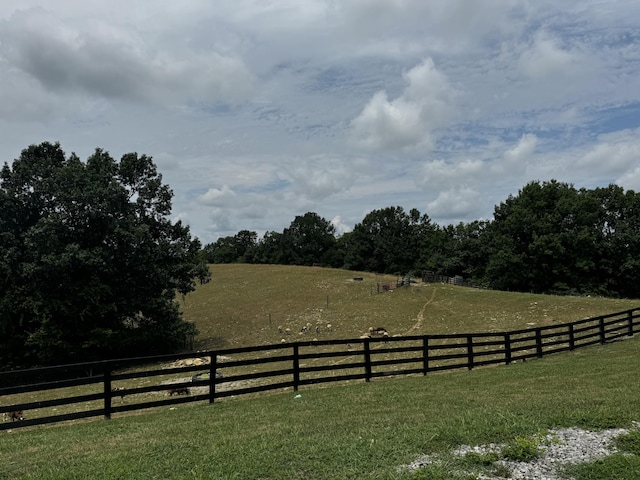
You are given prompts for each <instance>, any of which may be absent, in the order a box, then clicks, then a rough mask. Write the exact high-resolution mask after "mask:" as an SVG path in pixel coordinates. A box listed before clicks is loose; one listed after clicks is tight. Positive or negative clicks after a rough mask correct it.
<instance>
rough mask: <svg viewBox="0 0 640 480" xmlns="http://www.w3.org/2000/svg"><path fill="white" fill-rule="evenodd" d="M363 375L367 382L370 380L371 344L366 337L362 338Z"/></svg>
mask: <svg viewBox="0 0 640 480" xmlns="http://www.w3.org/2000/svg"><path fill="white" fill-rule="evenodd" d="M364 375H365V380H366V381H367V382H368V381H370V380H371V346H370V345H369V339H368V338H366V339H365V340H364Z"/></svg>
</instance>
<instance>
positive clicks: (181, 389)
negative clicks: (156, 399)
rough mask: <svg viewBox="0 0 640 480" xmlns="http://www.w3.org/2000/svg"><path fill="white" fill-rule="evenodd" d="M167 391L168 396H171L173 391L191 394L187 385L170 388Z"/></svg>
mask: <svg viewBox="0 0 640 480" xmlns="http://www.w3.org/2000/svg"><path fill="white" fill-rule="evenodd" d="M167 392H169V396H172V395H173V394H174V393H175V394H176V395H191V392H190V391H189V389H188V388H187V387H178V388H171V389H169V390H167Z"/></svg>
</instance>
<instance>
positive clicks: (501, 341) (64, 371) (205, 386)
mask: <svg viewBox="0 0 640 480" xmlns="http://www.w3.org/2000/svg"><path fill="white" fill-rule="evenodd" d="M638 330H640V309H631V310H626V311H623V312H618V313H612V314H607V315H602V316H598V317H594V318H588V319H582V320H578V321H576V322H572V323H569V324H564V325H547V326H543V327H534V328H527V329H520V330H514V331H510V332H483V333H473V334H435V335H422V336H420V335H412V336H407V337H385V338H378V337H373V338H358V339H337V340H323V341H315V340H314V341H303V342H291V343H286V344H276V345H261V346H255V347H241V348H230V349H221V350H217V351H205V352H187V353H181V354H171V355H158V356H152V357H137V358H127V359H115V360H109V361H102V362H87V363H82V364H72V365H61V366H57V367H45V368H37V369H30V370H22V371H14V372H0V384H1V385H3V387H2V388H0V398H1V399H3V406H1V407H0V413H7V412H11V411H15V410H24V411H25V412H26V413H29V412H34V415H37V418H28V419H26V420H24V421H20V422H5V423H3V424H0V429H2V430H6V429H10V428H18V427H27V426H32V425H43V424H50V423H56V422H63V421H69V420H75V419H81V418H88V417H96V416H104V417H105V418H110V416H111V415H112V414H114V413H124V412H130V411H135V410H141V409H150V408H158V407H165V406H171V405H177V404H184V403H190V402H204V401H208V402H210V403H211V402H215V400H216V399H222V398H226V397H230V396H238V395H245V394H252V393H259V392H266V391H275V390H287V389H291V388H292V389H293V390H294V391H297V390H298V388H299V387H300V386H304V385H313V384H322V383H329V382H350V381H363V380H364V381H367V382H368V381H370V380H371V379H374V378H384V377H394V376H400V375H416V374H420V375H427V374H429V373H433V372H445V371H449V370H459V369H473V368H478V367H485V366H490V365H499V364H509V363H511V362H517V361H525V360H527V359H534V358H539V357H542V356H545V355H549V354H555V353H560V352H565V351H570V350H573V349H575V348H582V347H586V346H590V345H596V344H602V343H606V342H613V341H616V340H619V339H623V338H628V337H629V336H631V335H633V334H635V333H636V332H637V331H638ZM249 368H252V371H250V372H249V371H247V370H248V369H249ZM91 385H94V387H93V389H94V391H92V392H89V391H88V389H89V388H90V387H91ZM116 386H117V390H113V391H112V389H113V388H114V387H116ZM177 388H187V389H189V394H188V395H178V394H176V395H169V391H170V390H171V389H177ZM57 389H72V390H70V392H80V394H77V393H71V394H70V393H69V392H64V393H62V394H61V397H60V398H39V399H31V400H28V401H24V400H23V401H20V400H19V399H20V398H24V397H23V396H24V395H26V394H27V393H29V394H36V395H38V396H45V397H46V396H47V395H48V396H49V397H50V396H51V395H54V394H56V392H55V391H56V390H57ZM83 389H84V392H85V393H82V391H83ZM176 393H178V392H176ZM155 395H163V398H155V399H154V398H153V396H155ZM118 397H120V398H119V402H118ZM4 399H12V400H10V401H9V402H5V401H4ZM25 400H26V399H25ZM96 404H99V405H100V406H101V407H102V408H99V409H96V408H93V407H95V406H96ZM74 405H82V406H83V407H85V408H88V409H87V410H83V411H78V412H68V413H62V414H60V413H55V414H52V413H53V410H55V409H56V408H57V407H71V406H74ZM60 410H64V409H60Z"/></svg>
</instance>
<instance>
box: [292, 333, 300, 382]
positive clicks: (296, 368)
mask: <svg viewBox="0 0 640 480" xmlns="http://www.w3.org/2000/svg"><path fill="white" fill-rule="evenodd" d="M298 385H300V349H299V347H298V344H294V345H293V391H294V392H297V391H298Z"/></svg>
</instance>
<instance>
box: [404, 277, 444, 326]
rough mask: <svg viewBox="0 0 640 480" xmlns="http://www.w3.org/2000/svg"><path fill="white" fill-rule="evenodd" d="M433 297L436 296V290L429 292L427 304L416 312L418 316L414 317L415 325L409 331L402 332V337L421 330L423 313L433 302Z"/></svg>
mask: <svg viewBox="0 0 640 480" xmlns="http://www.w3.org/2000/svg"><path fill="white" fill-rule="evenodd" d="M435 296H436V290H435V288H434V289H433V290H432V291H431V298H429V300H427V303H425V304H424V305H423V306H422V308H421V309H420V311H419V312H418V316H417V317H416V323H415V324H414V325H413V326H412V327H411V328H410V329H409V330H407V331H406V332H404V333H403V335H409V334H410V333H411V332H413V331H414V330H419V329H420V328H422V322H423V321H424V311H425V310H426V309H427V305H429V304H430V303H432V302H433V299H434V298H435Z"/></svg>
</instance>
